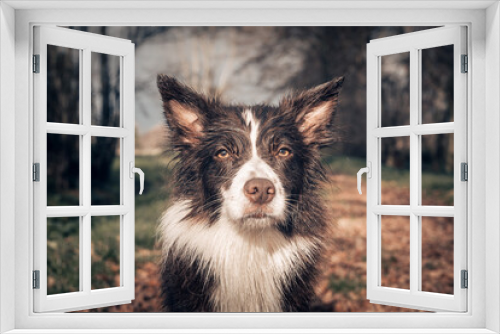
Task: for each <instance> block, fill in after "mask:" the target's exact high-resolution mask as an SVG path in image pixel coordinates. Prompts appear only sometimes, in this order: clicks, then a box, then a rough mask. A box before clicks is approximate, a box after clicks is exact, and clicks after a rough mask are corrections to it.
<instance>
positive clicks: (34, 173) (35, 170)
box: [33, 162, 40, 182]
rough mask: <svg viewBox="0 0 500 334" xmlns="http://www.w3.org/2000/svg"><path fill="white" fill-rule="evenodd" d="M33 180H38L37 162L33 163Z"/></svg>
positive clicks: (38, 167) (38, 169)
mask: <svg viewBox="0 0 500 334" xmlns="http://www.w3.org/2000/svg"><path fill="white" fill-rule="evenodd" d="M33 181H35V182H40V164H39V163H38V162H36V163H34V164H33Z"/></svg>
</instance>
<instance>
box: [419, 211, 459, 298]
mask: <svg viewBox="0 0 500 334" xmlns="http://www.w3.org/2000/svg"><path fill="white" fill-rule="evenodd" d="M421 219H422V291H428V292H438V293H447V294H453V218H450V217H422V218H421Z"/></svg>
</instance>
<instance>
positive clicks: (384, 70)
mask: <svg viewBox="0 0 500 334" xmlns="http://www.w3.org/2000/svg"><path fill="white" fill-rule="evenodd" d="M380 72H381V73H380V76H381V87H382V89H381V99H382V103H381V105H382V112H381V118H382V126H398V125H409V124H410V53H409V52H403V53H397V54H393V55H387V56H382V57H381V69H380Z"/></svg>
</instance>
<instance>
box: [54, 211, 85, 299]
mask: <svg viewBox="0 0 500 334" xmlns="http://www.w3.org/2000/svg"><path fill="white" fill-rule="evenodd" d="M79 234H80V218H79V217H66V218H47V294H49V295H53V294H57V293H65V292H75V291H79V290H80V277H79V275H80V240H79Z"/></svg>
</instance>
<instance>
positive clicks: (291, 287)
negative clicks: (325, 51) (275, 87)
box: [157, 75, 343, 312]
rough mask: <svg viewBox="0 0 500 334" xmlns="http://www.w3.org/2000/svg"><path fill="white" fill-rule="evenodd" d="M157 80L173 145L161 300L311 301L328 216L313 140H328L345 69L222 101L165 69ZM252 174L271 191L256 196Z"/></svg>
mask: <svg viewBox="0 0 500 334" xmlns="http://www.w3.org/2000/svg"><path fill="white" fill-rule="evenodd" d="M157 83H158V88H159V91H160V94H161V97H162V100H163V108H164V113H165V118H166V122H167V127H168V130H167V133H168V137H169V144H170V146H171V148H172V149H173V150H174V151H175V152H176V154H177V164H176V167H175V175H174V180H175V187H174V193H173V195H172V198H173V201H172V203H171V205H170V207H169V208H168V209H167V211H166V212H165V213H164V215H163V217H162V219H161V223H160V226H159V234H160V238H161V243H162V254H163V255H162V265H161V275H162V295H163V306H164V309H165V310H166V311H177V312H193V311H208V312H209V311H219V312H282V311H307V310H309V304H310V301H311V298H312V297H313V296H314V291H313V283H314V278H315V276H316V271H317V269H316V267H317V264H318V261H319V259H320V254H321V252H322V249H323V243H324V241H323V237H324V235H325V231H326V229H327V227H328V225H327V224H328V220H327V219H328V218H327V217H326V215H325V207H324V204H323V203H322V199H321V196H320V195H319V190H320V186H321V183H322V182H323V181H325V172H324V170H323V168H322V166H321V163H320V155H319V149H320V147H322V146H325V145H328V144H330V143H332V142H333V141H334V140H335V137H336V131H334V129H335V126H334V115H335V113H336V110H337V105H338V96H339V92H340V88H341V86H342V83H343V78H338V79H335V80H332V81H330V82H327V83H325V84H323V85H321V86H318V87H315V88H312V89H310V90H307V91H304V92H300V93H296V94H293V95H290V96H286V97H284V98H283V99H282V100H281V102H280V104H279V106H277V107H272V106H266V105H256V106H251V107H249V106H227V105H224V104H223V103H221V102H220V101H218V100H217V99H210V98H207V97H205V96H203V95H201V94H198V93H196V92H194V91H193V90H192V89H190V88H189V87H187V86H185V85H183V84H181V83H179V82H178V81H177V80H176V79H174V78H171V77H168V76H163V75H159V76H158V80H157ZM253 180H261V181H259V182H266V183H265V184H266V187H267V188H265V189H267V190H265V194H264V195H262V196H269V198H267V197H266V198H267V199H264V200H263V199H262V198H260V199H256V197H255V196H256V195H255V193H256V192H258V191H259V189H260V188H259V187H260V186H255V188H252V187H251V186H250V187H248V185H249V184H251V185H253V183H249V182H254V181H253ZM262 180H264V181H262ZM255 182H257V181H255ZM271 184H272V186H271ZM262 189H264V188H262ZM252 196H254V197H252Z"/></svg>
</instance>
